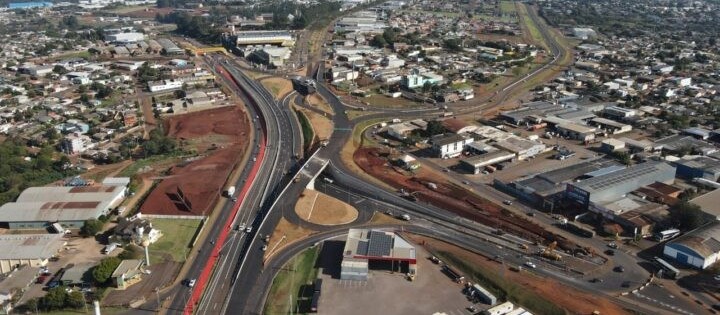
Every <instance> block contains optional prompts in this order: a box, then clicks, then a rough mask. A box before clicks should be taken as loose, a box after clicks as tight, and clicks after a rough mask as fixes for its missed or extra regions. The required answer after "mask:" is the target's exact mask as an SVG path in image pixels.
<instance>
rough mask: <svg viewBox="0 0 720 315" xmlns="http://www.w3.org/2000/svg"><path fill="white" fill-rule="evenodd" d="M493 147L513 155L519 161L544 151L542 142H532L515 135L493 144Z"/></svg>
mask: <svg viewBox="0 0 720 315" xmlns="http://www.w3.org/2000/svg"><path fill="white" fill-rule="evenodd" d="M494 145H495V146H496V147H498V148H500V149H503V150H506V151H509V152H512V153H514V154H515V156H516V157H517V159H518V160H521V161H522V160H525V159H527V158H530V157H533V156H536V155H538V154H540V153H542V152H545V149H546V147H545V144H543V143H542V142H539V141H532V140H529V139H525V138H521V137H518V136H515V135H512V136H511V137H508V138H507V139H505V140H502V141H498V142H496V143H494Z"/></svg>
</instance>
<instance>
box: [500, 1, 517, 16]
mask: <svg viewBox="0 0 720 315" xmlns="http://www.w3.org/2000/svg"><path fill="white" fill-rule="evenodd" d="M515 11H517V9H516V8H515V1H500V12H502V13H503V14H508V13H514V12H515Z"/></svg>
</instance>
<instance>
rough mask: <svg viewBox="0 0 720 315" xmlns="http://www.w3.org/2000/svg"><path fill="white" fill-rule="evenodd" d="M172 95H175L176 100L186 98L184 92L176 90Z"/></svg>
mask: <svg viewBox="0 0 720 315" xmlns="http://www.w3.org/2000/svg"><path fill="white" fill-rule="evenodd" d="M173 94H175V97H176V98H185V97H186V96H187V93H185V91H184V90H176V91H175V92H173Z"/></svg>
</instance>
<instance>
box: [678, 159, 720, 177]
mask: <svg viewBox="0 0 720 315" xmlns="http://www.w3.org/2000/svg"><path fill="white" fill-rule="evenodd" d="M675 163H676V165H677V177H679V178H684V179H692V178H704V179H708V180H711V181H714V182H716V181H717V180H718V178H720V160H716V159H713V158H710V157H706V156H693V157H684V158H682V159H681V160H678V161H677V162H675Z"/></svg>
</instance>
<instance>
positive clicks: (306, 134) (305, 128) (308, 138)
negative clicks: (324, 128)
mask: <svg viewBox="0 0 720 315" xmlns="http://www.w3.org/2000/svg"><path fill="white" fill-rule="evenodd" d="M295 113H296V114H297V116H298V120H299V121H300V127H302V134H303V148H305V149H306V150H307V149H308V148H310V146H311V145H312V143H313V138H315V132H314V131H313V127H312V125H311V124H310V120H308V118H307V116H305V113H303V112H301V111H299V110H295Z"/></svg>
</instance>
